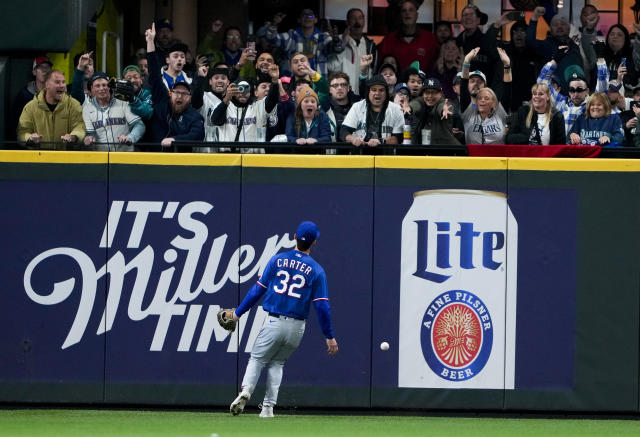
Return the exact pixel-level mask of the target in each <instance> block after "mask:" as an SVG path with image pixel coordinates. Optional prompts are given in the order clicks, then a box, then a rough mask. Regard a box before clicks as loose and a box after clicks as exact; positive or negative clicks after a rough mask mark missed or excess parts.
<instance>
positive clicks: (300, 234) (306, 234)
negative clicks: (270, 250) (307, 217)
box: [296, 222, 320, 243]
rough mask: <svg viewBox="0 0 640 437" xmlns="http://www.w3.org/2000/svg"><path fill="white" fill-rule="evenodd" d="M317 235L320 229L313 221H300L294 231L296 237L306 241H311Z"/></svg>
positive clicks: (315, 238) (317, 236) (316, 237)
mask: <svg viewBox="0 0 640 437" xmlns="http://www.w3.org/2000/svg"><path fill="white" fill-rule="evenodd" d="M319 237H320V231H319V230H318V226H317V225H316V224H315V223H314V222H302V223H300V226H298V230H297V231H296V238H298V240H302V241H304V242H307V243H313V242H314V241H316V240H317V239H318V238H319Z"/></svg>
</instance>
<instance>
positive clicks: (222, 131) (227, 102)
mask: <svg viewBox="0 0 640 437" xmlns="http://www.w3.org/2000/svg"><path fill="white" fill-rule="evenodd" d="M269 75H270V77H271V87H270V89H269V93H268V95H267V97H266V98H264V99H262V100H255V96H254V95H253V93H252V89H251V88H252V87H251V86H248V87H247V88H248V90H246V91H245V92H243V90H242V89H241V87H239V85H244V84H242V82H240V83H238V84H236V83H234V82H232V83H230V84H229V86H228V87H227V90H226V92H225V95H224V97H223V99H222V102H221V103H220V104H219V105H218V106H217V107H216V109H215V110H214V111H213V114H211V121H212V123H213V124H214V125H216V126H218V133H219V137H220V138H219V139H220V141H225V142H236V143H237V142H257V141H258V128H259V127H262V126H265V125H266V124H267V118H268V116H269V114H270V113H271V112H273V111H274V110H275V109H276V106H277V105H278V79H279V77H280V71H279V68H278V66H277V65H272V66H271V67H270V68H269ZM245 84H247V82H245ZM247 85H250V84H247ZM263 141H264V140H263ZM251 151H253V152H256V151H261V152H262V153H264V150H262V149H258V150H251ZM243 153H247V151H244V152H243Z"/></svg>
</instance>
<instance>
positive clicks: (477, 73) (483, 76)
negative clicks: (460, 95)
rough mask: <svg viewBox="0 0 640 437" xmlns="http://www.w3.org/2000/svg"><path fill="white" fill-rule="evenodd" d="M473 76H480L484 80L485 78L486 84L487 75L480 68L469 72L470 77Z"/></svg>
mask: <svg viewBox="0 0 640 437" xmlns="http://www.w3.org/2000/svg"><path fill="white" fill-rule="evenodd" d="M471 76H478V77H480V78H482V80H484V83H485V84H486V83H487V76H485V75H484V73H483V72H482V71H480V70H475V71H472V72H471V73H469V79H471Z"/></svg>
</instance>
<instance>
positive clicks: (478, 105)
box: [460, 47, 511, 144]
mask: <svg viewBox="0 0 640 437" xmlns="http://www.w3.org/2000/svg"><path fill="white" fill-rule="evenodd" d="M479 51H480V47H476V48H475V49H473V50H471V51H470V52H469V53H467V55H466V56H465V58H464V63H463V64H462V81H461V83H460V111H461V112H462V123H463V124H464V135H465V140H466V143H467V144H504V141H505V137H506V134H507V129H506V128H507V111H505V109H504V108H505V107H508V106H509V103H508V102H510V101H511V60H510V59H509V56H508V55H507V53H506V52H505V51H504V50H503V49H501V48H499V47H498V54H499V55H500V60H501V61H502V63H503V65H504V74H503V79H502V80H503V82H504V86H503V93H502V96H501V98H500V101H498V97H497V96H496V93H495V92H493V90H492V89H491V88H487V87H486V77H485V75H484V73H482V72H481V71H477V70H476V71H472V72H469V69H470V67H471V61H472V60H473V58H474V57H475V56H476V55H477V54H478V52H479ZM478 78H481V79H482V80H481V81H479V80H478ZM471 81H473V83H471ZM480 83H482V84H483V86H484V88H480V89H479V91H478V92H477V93H476V94H475V102H473V100H472V98H473V97H474V96H473V95H472V90H473V92H475V90H476V89H478V88H479V87H480V86H482V85H480ZM470 88H471V89H470ZM472 103H475V105H473V104H472Z"/></svg>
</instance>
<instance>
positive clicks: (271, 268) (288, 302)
mask: <svg viewBox="0 0 640 437" xmlns="http://www.w3.org/2000/svg"><path fill="white" fill-rule="evenodd" d="M258 284H259V285H260V286H262V287H264V288H265V289H266V290H265V294H264V300H263V303H262V308H263V309H264V310H265V311H267V312H270V313H275V314H280V315H284V316H289V317H293V318H296V319H306V318H307V317H308V316H309V308H310V305H311V302H316V301H319V300H329V293H328V288H327V277H326V275H325V272H324V269H323V268H322V267H321V266H320V264H318V263H317V262H316V261H315V260H314V259H313V258H311V256H309V255H307V254H305V253H302V252H298V251H297V250H291V251H289V252H284V253H280V254H277V255H275V256H273V257H272V258H271V259H270V260H269V263H268V264H267V267H266V268H265V270H264V272H263V273H262V276H261V277H260V280H259V281H258Z"/></svg>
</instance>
